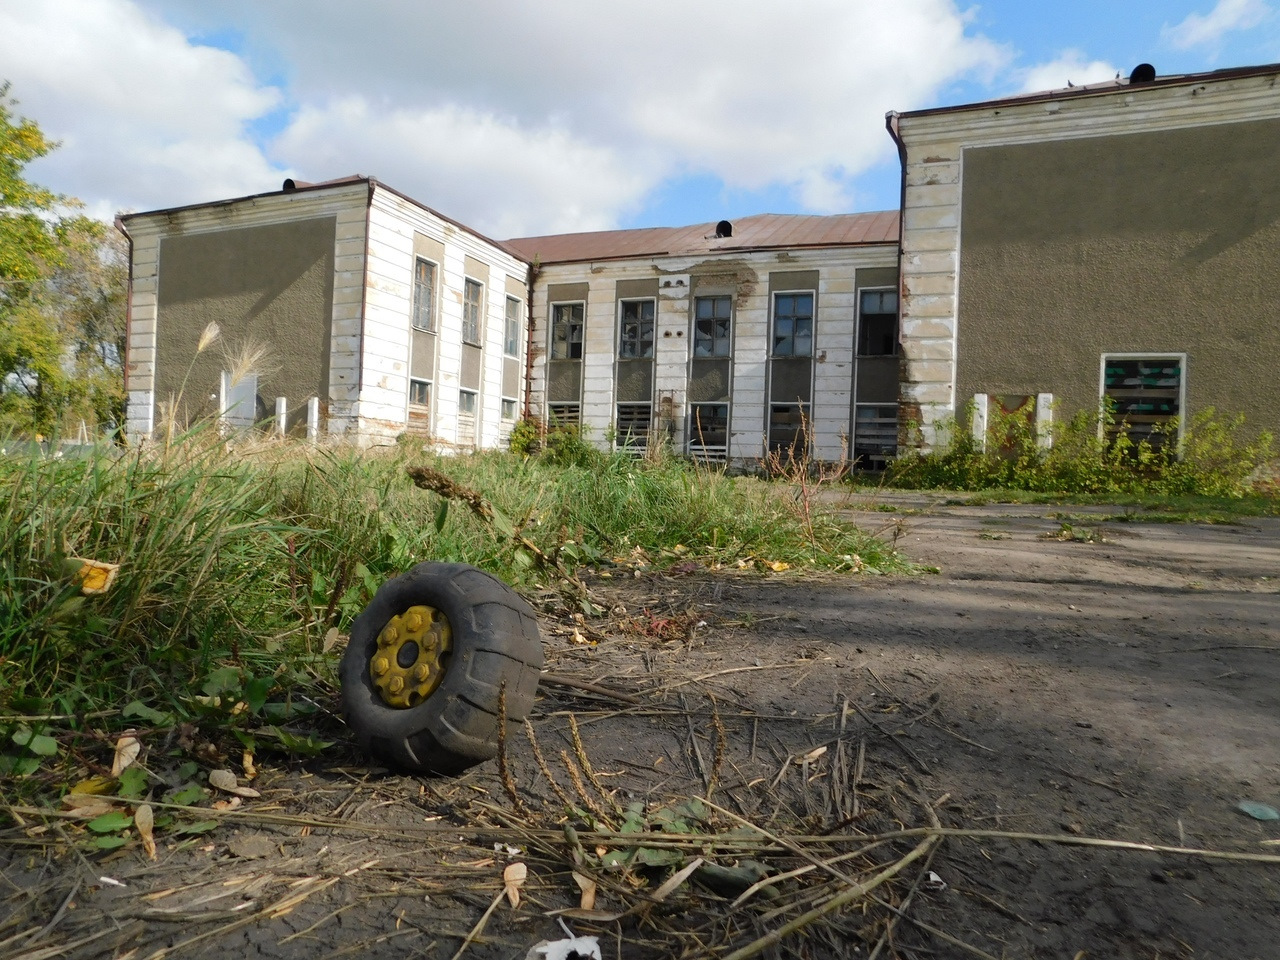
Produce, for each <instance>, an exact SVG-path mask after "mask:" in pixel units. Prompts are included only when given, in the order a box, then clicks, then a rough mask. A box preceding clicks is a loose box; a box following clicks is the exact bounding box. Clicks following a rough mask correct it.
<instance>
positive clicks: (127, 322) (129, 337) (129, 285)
mask: <svg viewBox="0 0 1280 960" xmlns="http://www.w3.org/2000/svg"><path fill="white" fill-rule="evenodd" d="M115 226H116V229H117V230H119V231H120V232H121V233H122V234H124V239H125V242H126V243H127V244H128V247H129V270H128V272H127V273H126V274H125V287H124V356H123V357H121V358H120V376H121V379H122V381H123V386H124V423H122V424H120V425H119V430H118V433H117V442H121V441H125V442H127V440H128V426H129V354H130V353H131V352H132V350H133V235H132V234H130V233H129V231H128V229H126V228H125V225H124V219H123V218H122V217H121V216H120V214H116V224H115ZM157 319H159V317H158V316H157ZM153 402H154V400H153Z"/></svg>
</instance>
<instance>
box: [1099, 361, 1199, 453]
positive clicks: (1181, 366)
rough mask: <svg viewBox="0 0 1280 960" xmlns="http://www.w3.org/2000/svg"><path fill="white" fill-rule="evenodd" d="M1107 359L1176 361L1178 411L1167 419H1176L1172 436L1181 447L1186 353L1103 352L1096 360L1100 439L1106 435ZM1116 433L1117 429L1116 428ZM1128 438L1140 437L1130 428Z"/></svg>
mask: <svg viewBox="0 0 1280 960" xmlns="http://www.w3.org/2000/svg"><path fill="white" fill-rule="evenodd" d="M1108 360H1166V361H1167V360H1176V361H1177V363H1178V411H1177V413H1175V414H1172V415H1170V416H1169V417H1168V418H1167V419H1175V418H1176V419H1177V421H1178V432H1177V434H1176V436H1175V437H1174V442H1175V444H1176V446H1177V448H1178V449H1179V450H1181V449H1182V440H1183V435H1184V433H1185V430H1186V410H1187V354H1185V353H1179V352H1178V351H1176V350H1167V351H1166V350H1143V351H1137V352H1126V351H1114V352H1104V353H1102V354H1101V355H1100V357H1099V360H1098V436H1099V437H1100V438H1102V439H1107V437H1106V422H1105V420H1104V418H1103V411H1104V410H1105V406H1106V402H1107V361H1108ZM1121 422H1123V418H1119V419H1118V421H1117V423H1116V425H1115V426H1116V427H1117V428H1118V427H1119V425H1120V423H1121ZM1115 432H1116V433H1118V432H1119V431H1118V430H1116V431H1115ZM1128 435H1129V439H1130V440H1131V441H1133V442H1135V443H1136V442H1138V440H1139V439H1140V438H1138V437H1135V436H1134V435H1133V432H1132V430H1130V431H1128Z"/></svg>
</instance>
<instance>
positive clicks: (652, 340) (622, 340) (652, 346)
mask: <svg viewBox="0 0 1280 960" xmlns="http://www.w3.org/2000/svg"><path fill="white" fill-rule="evenodd" d="M632 303H647V304H649V305H651V306H652V307H653V319H652V320H651V321H650V323H651V324H652V329H651V331H650V333H651V336H650V337H649V340H648V343H649V352H648V353H647V354H645V353H632V354H626V353H623V352H622V347H623V344H626V343H634V344H635V345H636V347H637V349H639V348H640V347H642V346H643V345H644V343H645V341H644V339H643V338H642V337H639V336H637V337H636V338H635V339H634V340H633V339H629V338H628V337H627V336H626V334H625V332H624V328H623V324H624V323H626V322H628V321H626V320H625V319H624V318H623V312H624V311H625V310H626V308H627V305H628V304H632ZM632 322H635V323H639V324H643V323H644V322H645V321H644V318H643V317H641V318H640V319H639V320H638V321H632ZM617 323H618V326H617V330H618V359H619V360H652V359H653V358H654V355H655V354H656V353H657V352H658V300H657V298H656V297H627V298H625V299H623V300H619V301H618V321H617Z"/></svg>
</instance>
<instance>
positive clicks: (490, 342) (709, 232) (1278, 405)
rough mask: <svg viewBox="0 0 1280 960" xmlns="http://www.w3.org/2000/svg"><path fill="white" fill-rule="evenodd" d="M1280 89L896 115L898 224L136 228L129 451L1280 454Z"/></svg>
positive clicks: (333, 194) (354, 193)
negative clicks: (1118, 430)
mask: <svg viewBox="0 0 1280 960" xmlns="http://www.w3.org/2000/svg"><path fill="white" fill-rule="evenodd" d="M1278 78H1280V65H1271V66H1265V67H1251V68H1239V69H1233V70H1221V71H1214V72H1211V73H1203V74H1194V75H1184V76H1169V77H1159V76H1156V75H1155V72H1154V70H1152V69H1151V68H1150V67H1148V66H1147V65H1145V64H1144V65H1141V66H1140V67H1139V68H1137V69H1136V70H1135V71H1134V72H1133V74H1132V75H1131V76H1130V77H1127V78H1117V79H1116V80H1115V81H1112V82H1107V83H1103V84H1095V85H1090V86H1084V87H1070V88H1068V89H1065V90H1057V91H1051V92H1046V93H1040V94H1034V95H1027V96H1019V97H1012V98H1007V99H1003V100H994V101H988V102H984V103H977V104H969V105H964V106H957V107H941V108H936V109H930V110H919V111H912V112H908V113H901V114H899V113H891V114H890V115H889V116H888V118H887V125H888V129H889V133H890V135H891V136H892V138H893V139H894V141H895V142H896V143H897V145H898V149H899V154H900V157H901V161H902V176H903V190H902V208H901V211H891V212H887V213H863V214H848V215H837V216H799V215H797V216H791V215H785V216H784V215H761V216H753V217H746V218H741V219H738V220H737V221H735V222H733V223H730V222H728V221H721V222H720V223H718V224H717V223H707V224H698V225H694V226H689V227H683V228H654V229H640V230H616V231H606V232H599V233H582V234H566V235H556V236H544V237H527V238H520V239H515V240H507V241H503V242H499V241H494V240H491V239H488V238H486V237H483V236H481V235H480V234H478V233H476V232H475V231H473V230H471V229H469V228H467V227H466V226H464V225H463V224H460V223H458V222H456V221H454V220H450V219H449V218H447V217H445V216H443V215H441V214H439V213H437V212H435V211H433V210H432V209H430V208H429V207H426V206H424V205H423V204H421V203H419V202H417V201H415V200H413V199H412V198H410V197H407V196H405V195H404V194H402V193H399V192H397V191H396V190H394V189H392V188H391V187H389V186H387V185H385V184H383V183H380V182H379V181H377V180H376V179H374V178H371V177H351V178H346V179H343V180H336V181H328V182H325V183H318V184H305V183H300V182H295V181H292V180H286V181H285V184H284V188H283V189H282V190H280V191H276V192H272V193H264V194H260V195H256V196H250V197H242V198H237V199H233V200H227V201H222V202H217V203H208V204H199V205H195V206H189V207H182V208H175V209H169V210H158V211H152V212H146V213H138V214H132V215H129V216H126V217H123V218H122V223H121V225H122V229H123V230H124V231H125V232H126V234H127V235H128V237H129V239H130V243H131V250H132V253H131V262H132V273H131V280H132V291H131V297H130V317H129V356H128V362H127V383H126V389H127V392H128V431H129V435H130V436H131V437H132V438H135V439H139V438H145V437H147V436H150V435H151V434H152V433H153V432H154V431H155V430H156V429H157V428H158V427H160V426H161V425H163V422H164V421H166V420H174V421H177V422H179V423H188V422H191V421H193V420H195V419H198V418H201V417H218V418H221V419H222V420H223V421H224V422H226V423H228V424H230V425H233V426H237V425H248V424H268V425H269V427H270V428H271V429H275V430H277V431H279V432H282V433H290V434H299V435H311V436H313V437H319V436H326V437H333V438H342V439H347V440H353V441H355V442H358V443H366V444H367V443H377V442H390V441H392V440H394V439H395V438H396V437H398V436H400V435H402V434H405V433H408V434H416V435H421V436H422V437H423V438H424V439H427V438H429V440H430V441H431V442H434V443H436V444H437V445H439V446H440V447H442V448H446V449H474V448H491V447H496V446H500V445H502V444H503V443H504V442H505V440H506V438H507V436H508V434H509V432H510V430H511V427H512V426H513V425H514V423H515V422H516V420H517V419H518V418H519V417H520V416H522V415H525V414H526V413H527V414H530V415H533V416H537V417H540V418H544V419H547V420H553V421H559V422H562V423H573V424H579V425H581V426H582V427H584V428H585V429H586V430H587V434H588V436H589V437H590V438H591V439H593V440H594V441H595V442H598V443H601V444H603V443H611V444H613V445H615V446H617V447H619V448H627V449H631V450H634V451H638V450H642V449H644V448H645V447H646V446H647V445H648V444H650V443H653V442H655V441H657V440H659V439H660V440H662V441H664V442H669V443H670V444H672V445H673V448H674V449H676V450H678V451H681V452H684V453H686V454H689V455H691V456H696V457H700V458H706V459H714V460H731V461H748V462H749V461H752V460H757V459H759V458H760V457H762V456H763V455H764V454H765V453H766V452H767V451H769V450H770V449H774V450H777V449H786V448H789V447H791V446H792V445H796V444H799V445H801V446H805V447H807V448H808V449H810V450H812V452H813V453H814V455H815V456H817V457H819V458H821V459H835V458H838V457H840V456H842V455H852V456H856V457H857V458H859V460H860V461H861V462H862V464H863V465H870V466H875V465H879V464H881V463H883V461H884V459H885V458H886V457H890V456H892V455H893V454H894V452H895V451H896V450H897V449H898V448H899V445H900V444H901V443H904V442H905V443H912V444H922V445H924V446H929V445H932V444H934V443H936V442H937V441H938V439H939V437H940V431H941V429H942V428H943V426H944V425H945V424H949V423H950V422H952V419H953V418H954V417H956V416H960V417H962V418H963V416H964V415H965V413H966V410H967V409H968V408H969V405H970V404H972V410H973V412H974V422H975V424H976V425H977V426H978V427H981V425H982V423H983V422H984V418H985V417H986V415H987V411H988V410H989V409H991V407H992V405H999V406H1000V407H1003V408H1006V409H1012V408H1019V407H1021V408H1026V409H1034V411H1035V416H1036V419H1037V422H1038V423H1039V424H1040V425H1042V426H1043V425H1045V424H1047V422H1048V421H1050V420H1051V419H1052V418H1053V417H1061V416H1069V415H1071V414H1072V413H1074V412H1076V411H1078V410H1096V409H1097V408H1098V405H1099V403H1100V402H1103V401H1109V402H1110V403H1112V404H1113V405H1114V407H1115V409H1116V410H1117V412H1118V413H1119V414H1120V415H1121V416H1123V417H1124V418H1125V419H1126V420H1127V421H1128V422H1129V424H1130V425H1131V427H1132V429H1133V430H1134V431H1135V432H1136V433H1140V434H1144V435H1145V434H1149V432H1150V430H1151V429H1152V428H1153V427H1154V426H1156V425H1158V424H1159V423H1161V422H1162V421H1167V420H1169V419H1170V418H1173V417H1186V416H1187V415H1193V414H1195V413H1196V412H1199V411H1202V410H1204V409H1206V408H1208V407H1214V408H1216V409H1218V410H1220V411H1224V412H1230V413H1236V412H1241V413H1244V414H1246V416H1248V417H1249V420H1250V422H1251V423H1252V424H1254V425H1255V426H1257V427H1261V428H1268V429H1271V430H1280V378H1278V377H1276V376H1275V375H1274V368H1275V360H1274V358H1275V357H1276V356H1277V355H1280V316H1278V313H1280V306H1278V304H1280V297H1278V296H1277V294H1278V293H1280V290H1278V287H1280V282H1278V281H1280V190H1278V189H1277V187H1276V180H1275V176H1274V170H1275V166H1276V162H1277V158H1280V91H1278V90H1277V89H1276V82H1277V79H1278ZM211 324H216V328H217V329H218V330H219V337H218V339H217V341H215V342H214V343H213V344H212V345H206V347H205V348H204V349H200V344H201V337H202V334H207V333H208V332H209V331H210V330H212V329H213V327H212V326H211ZM207 339H208V338H207V336H206V341H207ZM251 343H252V344H259V345H266V347H267V351H266V355H265V356H261V355H260V356H258V357H250V358H248V359H249V360H251V361H253V360H256V364H255V363H249V367H251V369H244V367H245V362H244V361H245V358H244V357H239V358H237V357H236V352H237V350H239V349H242V348H243V347H245V346H246V345H248V344H251ZM1046 436H1047V433H1046Z"/></svg>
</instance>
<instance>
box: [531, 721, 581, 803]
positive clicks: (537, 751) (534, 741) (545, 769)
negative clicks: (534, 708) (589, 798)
mask: <svg viewBox="0 0 1280 960" xmlns="http://www.w3.org/2000/svg"><path fill="white" fill-rule="evenodd" d="M524 735H525V736H526V737H527V738H528V740H529V748H530V749H531V750H532V751H533V759H534V762H535V763H537V765H538V769H539V770H541V771H542V775H543V776H544V777H546V778H547V783H548V784H550V786H551V790H552V792H554V793H555V795H556V797H557V798H558V799H559V801H560V802H561V803H562V804H564V806H566V807H572V806H573V800H572V799H570V797H569V795H568V794H567V793H565V792H564V788H563V787H561V786H560V784H558V783H557V782H556V778H555V777H553V776H552V775H551V768H550V767H549V766H547V761H546V758H545V757H543V755H542V748H541V747H540V746H538V738H537V737H536V736H534V734H533V724H532V723H530V722H529V721H528V720H525V722H524Z"/></svg>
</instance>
